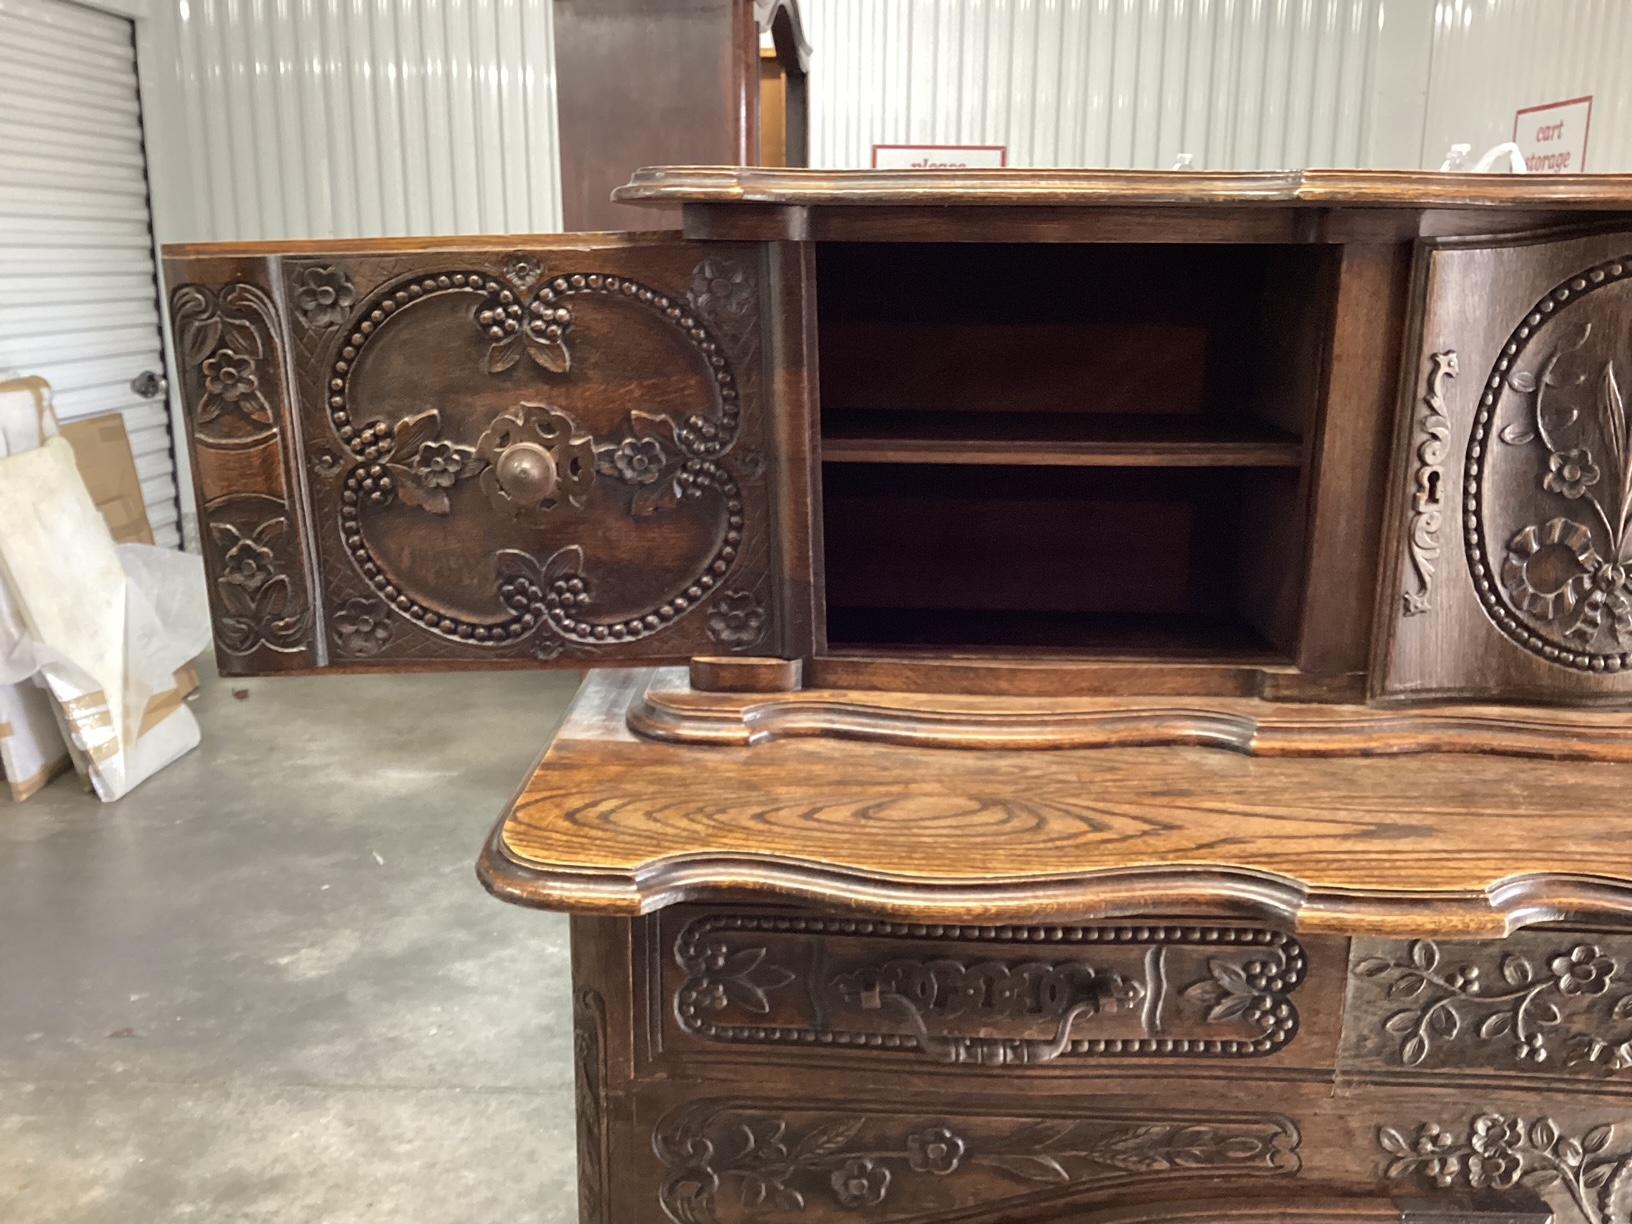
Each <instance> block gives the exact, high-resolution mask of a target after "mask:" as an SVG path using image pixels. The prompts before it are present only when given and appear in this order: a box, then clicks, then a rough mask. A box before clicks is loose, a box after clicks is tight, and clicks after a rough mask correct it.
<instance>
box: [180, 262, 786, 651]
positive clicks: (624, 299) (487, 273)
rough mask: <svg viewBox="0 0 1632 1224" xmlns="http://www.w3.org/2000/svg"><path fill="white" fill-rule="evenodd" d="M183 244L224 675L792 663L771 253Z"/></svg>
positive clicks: (184, 377)
mask: <svg viewBox="0 0 1632 1224" xmlns="http://www.w3.org/2000/svg"><path fill="white" fill-rule="evenodd" d="M556 242H557V243H558V245H546V246H542V247H540V246H527V247H525V248H522V249H514V248H505V247H497V246H492V245H486V246H483V245H471V246H461V245H458V244H455V245H453V246H449V247H436V248H431V249H420V250H415V249H408V248H405V249H402V250H398V251H392V250H381V249H380V248H379V246H378V245H377V244H376V245H373V246H368V247H358V248H356V249H351V248H347V247H343V246H327V247H324V248H322V249H315V248H314V249H310V250H300V249H291V250H289V251H287V252H285V253H282V254H275V255H271V256H259V255H257V256H256V257H247V256H242V255H234V254H232V253H231V252H230V250H226V249H223V248H178V249H177V250H176V251H174V252H172V254H171V257H170V258H168V259H167V261H166V276H167V279H168V281H169V286H170V306H171V317H172V321H173V325H174V329H175V336H176V344H177V353H178V361H179V365H180V374H181V381H182V390H183V398H184V400H185V403H186V408H187V414H186V415H187V421H188V429H189V433H190V436H191V441H192V445H193V463H194V470H195V474H196V480H197V488H198V495H199V505H200V516H201V529H202V532H203V535H204V548H205V559H206V563H207V565H208V569H209V576H210V595H211V599H212V604H213V610H214V615H215V624H216V644H217V652H218V656H219V658H220V662H221V666H222V668H223V670H225V671H229V672H239V673H247V672H262V671H277V670H286V669H299V668H313V667H323V666H328V665H340V664H344V665H347V666H353V665H373V666H379V665H387V666H390V665H403V664H406V665H413V666H422V665H427V664H431V665H435V664H447V665H454V666H458V665H470V664H479V663H482V662H486V661H499V660H503V661H513V660H525V661H532V662H552V661H560V662H561V663H563V664H567V665H572V666H584V665H586V664H591V663H594V662H596V661H601V660H618V661H622V660H629V659H670V658H684V657H686V656H689V655H692V654H719V653H727V652H730V651H734V650H757V651H760V652H764V653H776V652H778V651H780V649H781V642H780V639H779V626H778V623H777V611H776V606H775V599H774V593H773V590H772V586H771V579H770V572H771V563H770V545H769V533H770V530H771V523H770V514H771V510H770V502H769V495H768V492H767V488H768V480H767V469H768V467H769V466H770V465H771V463H772V460H773V457H772V456H770V455H769V454H768V452H767V437H766V404H765V402H764V396H765V391H764V383H765V379H764V374H763V370H762V364H763V354H764V344H763V342H762V337H761V330H762V329H761V319H760V315H761V309H762V306H763V305H764V297H765V291H766V290H765V284H764V274H763V271H762V256H761V254H760V251H759V249H758V248H756V247H753V246H733V245H729V244H709V245H708V246H707V247H706V248H704V247H702V246H699V245H695V244H687V243H684V242H680V241H665V242H659V241H619V240H616V239H611V238H603V239H600V240H597V241H591V242H588V243H580V242H575V241H574V240H572V239H569V238H562V239H558V240H556Z"/></svg>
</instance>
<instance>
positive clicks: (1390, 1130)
mask: <svg viewBox="0 0 1632 1224" xmlns="http://www.w3.org/2000/svg"><path fill="white" fill-rule="evenodd" d="M1377 1144H1378V1146H1379V1147H1381V1148H1382V1149H1383V1151H1385V1152H1387V1153H1389V1154H1390V1155H1392V1156H1413V1155H1415V1152H1414V1151H1413V1150H1412V1147H1411V1141H1410V1140H1409V1139H1407V1138H1406V1137H1405V1132H1404V1131H1402V1130H1400V1129H1399V1128H1398V1127H1395V1126H1380V1127H1378V1128H1377Z"/></svg>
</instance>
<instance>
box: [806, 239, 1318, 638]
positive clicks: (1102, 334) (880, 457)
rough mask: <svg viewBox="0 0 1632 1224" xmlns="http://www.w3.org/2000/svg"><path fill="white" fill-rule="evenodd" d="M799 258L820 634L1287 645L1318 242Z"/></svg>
mask: <svg viewBox="0 0 1632 1224" xmlns="http://www.w3.org/2000/svg"><path fill="white" fill-rule="evenodd" d="M817 259H818V263H817V294H818V327H819V342H820V348H821V354H822V357H821V360H822V391H821V397H822V398H821V422H822V424H821V438H822V448H823V449H822V453H823V465H822V471H823V477H822V481H823V507H824V510H823V514H824V537H825V543H824V559H825V575H826V612H827V622H826V629H827V642H828V647H829V649H830V650H833V651H843V652H849V651H852V650H862V651H874V650H876V651H895V650H900V649H903V648H908V649H910V648H915V647H935V648H939V649H943V650H944V649H946V648H953V649H957V648H964V649H968V650H971V651H976V652H982V653H1005V652H1009V651H1023V652H1035V651H1038V650H1045V651H1048V652H1051V653H1059V652H1063V653H1066V654H1083V655H1086V656H1103V657H1118V658H1149V659H1153V660H1166V659H1184V660H1212V659H1218V660H1225V661H1231V662H1237V661H1259V662H1265V663H1274V662H1278V661H1287V660H1289V659H1290V658H1291V657H1292V656H1293V655H1294V653H1295V651H1296V646H1297V641H1296V637H1297V622H1298V613H1299V608H1300V603H1301V597H1302V581H1303V553H1304V547H1303V536H1304V525H1305V519H1306V509H1305V507H1306V503H1307V499H1308V479H1307V472H1306V468H1307V458H1306V457H1307V455H1308V454H1309V451H1310V447H1309V442H1310V440H1311V439H1312V438H1313V436H1314V433H1315V429H1316V425H1317V418H1318V415H1319V405H1318V386H1319V371H1320V368H1321V364H1322V361H1323V359H1324V346H1325V343H1326V340H1325V337H1326V335H1327V334H1328V330H1329V324H1330V312H1331V304H1330V303H1331V293H1330V275H1329V270H1330V266H1331V255H1330V252H1328V251H1325V250H1323V249H1321V248H1319V247H1313V246H1257V245H1197V246H1178V245H1158V246H1110V245H1028V246H1019V245H1001V244H992V245H985V244H957V245H952V246H942V245H936V244H918V243H901V244H876V245H863V244H823V245H822V246H821V247H820V248H819V251H818V256H817ZM1289 297H1291V298H1293V299H1295V300H1294V301H1293V302H1291V303H1289V301H1288V298H1289Z"/></svg>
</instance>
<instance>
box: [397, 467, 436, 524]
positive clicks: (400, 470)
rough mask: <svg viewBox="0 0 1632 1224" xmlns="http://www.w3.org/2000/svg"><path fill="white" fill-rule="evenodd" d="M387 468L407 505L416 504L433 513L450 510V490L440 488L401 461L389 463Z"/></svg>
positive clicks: (399, 495)
mask: <svg viewBox="0 0 1632 1224" xmlns="http://www.w3.org/2000/svg"><path fill="white" fill-rule="evenodd" d="M385 466H386V470H387V471H389V472H390V473H391V479H392V480H393V481H394V482H395V483H396V488H397V496H398V497H400V498H401V499H402V503H403V505H405V506H416V507H418V508H419V509H421V510H429V511H430V512H431V513H432V514H446V513H447V512H448V491H447V490H446V489H438V488H435V487H433V486H431V485H429V484H426V483H425V481H424V480H422V479H421V478H420V475H419V473H418V472H416V471H414V470H413V469H412V468H410V467H408V466H407V465H405V464H401V463H388V464H386V465H385Z"/></svg>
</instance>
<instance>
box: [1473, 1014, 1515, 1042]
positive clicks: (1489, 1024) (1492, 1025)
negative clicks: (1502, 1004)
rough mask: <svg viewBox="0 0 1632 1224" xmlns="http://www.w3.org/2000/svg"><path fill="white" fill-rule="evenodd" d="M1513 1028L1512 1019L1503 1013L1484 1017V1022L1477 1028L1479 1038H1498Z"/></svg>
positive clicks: (1509, 1015)
mask: <svg viewBox="0 0 1632 1224" xmlns="http://www.w3.org/2000/svg"><path fill="white" fill-rule="evenodd" d="M1512 1027H1513V1017H1512V1015H1511V1014H1510V1013H1508V1012H1505V1011H1500V1012H1496V1013H1495V1014H1494V1015H1490V1016H1486V1017H1485V1022H1484V1023H1483V1024H1481V1025H1480V1026H1479V1036H1481V1037H1485V1038H1490V1037H1500V1036H1501V1035H1502V1034H1503V1033H1505V1032H1507V1031H1509V1030H1510V1029H1511V1028H1512Z"/></svg>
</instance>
